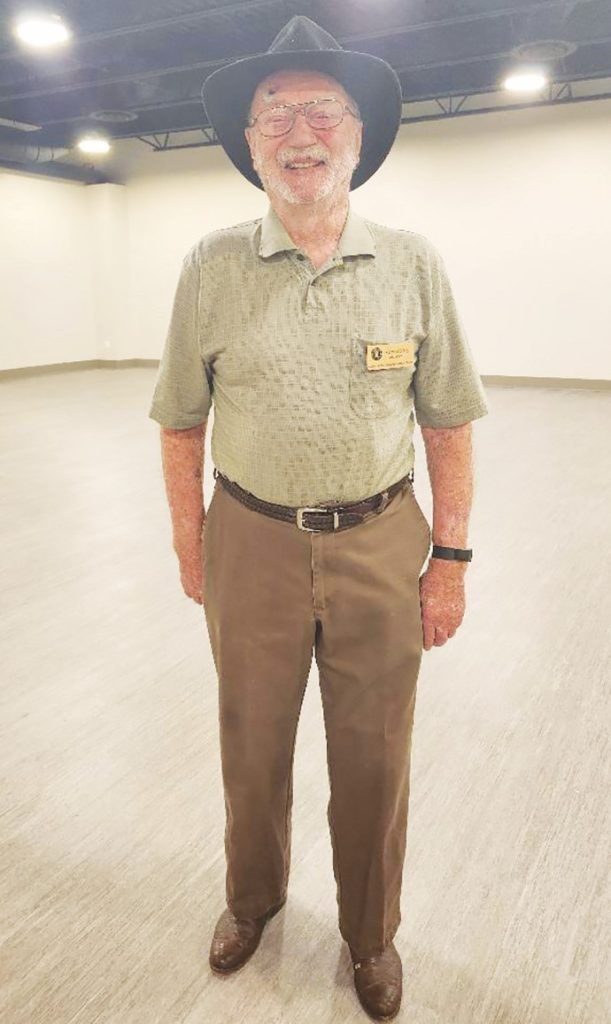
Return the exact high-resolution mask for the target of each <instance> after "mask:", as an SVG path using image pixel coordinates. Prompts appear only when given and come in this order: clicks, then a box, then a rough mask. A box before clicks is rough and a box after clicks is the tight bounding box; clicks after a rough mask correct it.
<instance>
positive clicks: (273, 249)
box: [149, 206, 489, 506]
mask: <svg viewBox="0 0 611 1024" xmlns="http://www.w3.org/2000/svg"><path fill="white" fill-rule="evenodd" d="M406 342H407V343H408V344H407V345H405V344H404V343H406ZM388 345H390V346H393V347H394V349H395V352H397V351H401V352H402V353H403V354H402V356H401V357H400V358H399V359H398V360H395V361H394V362H393V361H392V359H391V360H390V362H389V361H388V359H386V360H385V361H384V368H382V369H379V368H377V367H376V366H375V364H374V363H372V349H375V350H376V352H377V355H378V358H379V357H380V354H381V355H382V357H383V356H384V352H383V347H384V346H388ZM398 345H399V346H401V348H400V349H397V346H398ZM390 355H391V353H390V352H389V351H387V352H386V356H390ZM213 402H214V418H213V430H212V439H211V451H212V459H213V462H214V464H215V466H216V467H217V468H218V470H219V471H220V472H221V473H223V474H224V475H225V476H227V477H229V478H230V479H231V480H235V481H236V482H237V483H238V484H240V486H241V487H243V488H245V489H246V490H247V491H250V492H251V493H252V494H254V495H256V496H257V497H259V498H262V499H263V500H265V501H271V502H277V503H279V504H283V505H291V506H304V505H312V504H323V503H325V502H327V503H332V502H350V501H359V500H360V499H362V498H366V497H368V496H370V495H372V494H376V493H378V492H379V491H382V490H384V489H385V488H386V487H388V486H389V485H390V484H392V483H394V482H395V481H396V480H398V479H399V478H401V477H403V476H404V475H405V474H406V473H408V472H409V470H410V469H411V468H412V466H413V462H414V446H413V439H412V438H413V431H414V423H415V422H418V423H419V424H420V425H421V426H430V427H452V426H457V425H459V424H462V423H466V422H468V421H470V420H474V419H477V418H478V417H481V416H484V415H486V413H487V412H488V411H489V410H488V406H487V403H486V398H485V394H484V389H483V386H482V382H481V379H480V377H479V374H478V373H477V369H476V367H475V364H474V360H473V357H472V354H471V351H470V349H469V345H468V342H467V338H466V336H465V332H464V329H463V326H462V323H461V321H460V318H459V314H458V312H457V309H456V304H455V301H454V296H453V294H452V289H451V286H450V282H449V280H448V275H447V272H446V269H445V266H444V263H443V261H442V259H441V257H440V255H439V253H438V252H437V250H436V249H435V247H434V246H433V245H432V244H431V242H429V241H428V240H427V239H426V238H425V237H424V236H422V235H420V234H417V233H415V232H412V231H408V230H405V229H398V228H390V227H386V226H383V225H380V224H376V223H374V222H373V221H370V220H366V219H364V218H362V217H360V216H358V215H357V214H356V213H355V211H354V210H353V209H352V208H351V207H349V211H348V216H347V219H346V223H345V225H344V230H343V233H342V235H341V238H340V240H339V243H338V246H337V249H336V251H335V253H334V254H333V256H332V257H330V258H329V259H328V260H327V262H326V263H325V264H323V266H321V267H319V268H315V267H314V266H313V264H312V263H311V262H310V260H309V258H308V257H307V256H306V254H305V253H303V252H302V251H300V250H299V249H298V247H297V246H295V243H294V242H293V241H292V239H291V238H290V236H289V234H288V233H287V231H286V229H285V228H284V226H283V224H282V222H281V221H280V219H279V217H278V216H277V215H276V213H275V212H274V210H273V208H272V207H271V206H270V207H269V209H268V212H267V214H266V215H265V216H264V217H263V218H258V219H256V220H251V221H247V222H245V223H242V224H236V225H233V226H232V227H228V228H225V229H221V230H217V231H213V232H211V233H209V234H207V235H204V237H203V238H201V239H200V241H199V242H197V243H196V244H195V245H194V246H193V247H192V248H191V249H190V250H189V252H188V253H187V255H186V256H185V258H184V260H183V263H182V268H181V272H180V276H179V280H178V286H177V289H176V293H175V298H174V305H173V309H172V314H171V318H170V324H169V329H168V332H167V337H166V341H165V347H164V350H163V353H162V358H161V361H160V365H159V370H158V374H157V380H156V383H155V388H154V393H153V398H152V402H151V406H150V411H149V416H150V418H151V419H154V420H156V421H157V422H158V423H160V424H161V425H162V426H164V427H170V428H174V429H179V430H181V429H186V428H188V427H193V426H196V425H198V424H200V423H202V422H203V421H204V420H205V419H206V418H207V416H208V414H209V412H210V408H211V406H212V403H213Z"/></svg>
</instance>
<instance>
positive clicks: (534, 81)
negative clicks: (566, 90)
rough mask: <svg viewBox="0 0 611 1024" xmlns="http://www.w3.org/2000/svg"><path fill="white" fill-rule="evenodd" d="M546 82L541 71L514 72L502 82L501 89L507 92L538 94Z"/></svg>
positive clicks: (545, 76)
mask: <svg viewBox="0 0 611 1024" xmlns="http://www.w3.org/2000/svg"><path fill="white" fill-rule="evenodd" d="M548 81H549V79H548V77H547V75H545V74H544V73H543V71H534V70H533V71H526V70H524V71H515V72H514V73H513V74H512V75H508V77H507V78H506V79H505V80H504V82H503V88H504V89H507V90H508V91H509V92H539V91H540V90H541V89H543V88H545V86H546V85H547V84H548Z"/></svg>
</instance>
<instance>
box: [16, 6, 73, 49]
mask: <svg viewBox="0 0 611 1024" xmlns="http://www.w3.org/2000/svg"><path fill="white" fill-rule="evenodd" d="M13 31H14V34H15V35H16V36H17V38H18V39H20V40H21V42H22V43H27V45H28V46H35V47H40V48H43V47H45V46H55V45H57V44H59V43H65V42H67V41H68V39H70V37H71V36H72V32H71V31H70V29H69V28H68V27H67V26H66V25H64V23H63V21H62V20H61V18H60V17H59V15H58V14H27V15H24V16H23V17H22V18H21V19H20V20H19V21H18V22H16V23H15V27H14V30H13Z"/></svg>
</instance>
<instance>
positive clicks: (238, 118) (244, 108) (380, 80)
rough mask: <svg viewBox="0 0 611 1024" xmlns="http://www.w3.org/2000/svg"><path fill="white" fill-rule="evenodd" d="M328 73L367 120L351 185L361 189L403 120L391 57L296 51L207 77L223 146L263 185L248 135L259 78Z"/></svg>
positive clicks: (206, 97)
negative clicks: (285, 72) (388, 60)
mask: <svg viewBox="0 0 611 1024" xmlns="http://www.w3.org/2000/svg"><path fill="white" fill-rule="evenodd" d="M284 68H286V69H291V70H292V69H294V68H298V69H307V70H312V71H322V72H324V73H325V74H327V75H331V76H332V77H333V78H336V79H337V80H338V82H340V83H341V84H342V85H343V87H344V89H345V90H346V91H347V92H348V93H350V95H351V96H352V97H353V98H354V100H355V101H356V102H357V103H358V106H359V110H360V112H361V118H362V120H363V140H362V145H361V155H360V160H359V163H358V165H357V167H355V170H354V174H353V175H352V180H351V183H350V188H351V190H352V189H355V188H358V187H359V185H362V184H363V183H364V182H365V181H367V179H368V178H370V177H371V176H372V174H374V173H375V172H376V171H377V169H378V167H379V166H380V164H381V163H382V162H383V161H384V160H385V159H386V157H387V155H388V153H389V151H390V148H391V146H392V144H393V142H394V140H395V137H396V135H397V132H398V130H399V125H400V123H401V111H402V96H401V83H400V82H399V79H398V77H397V75H396V73H395V71H393V69H392V68H391V67H390V65H389V64H387V63H386V61H384V60H381V59H380V58H379V57H373V56H372V55H371V54H369V53H356V52H354V51H352V50H292V51H282V52H278V53H264V54H259V55H257V56H254V57H245V58H244V59H243V60H238V61H234V62H233V63H232V64H227V65H225V66H224V67H222V68H219V69H218V70H217V71H214V72H213V73H212V74H211V75H209V76H208V78H207V79H206V80H205V82H204V84H203V86H202V102H203V104H204V109H205V111H206V114H207V117H208V120H209V122H210V124H211V125H212V127H213V128H214V131H215V132H216V135H217V137H218V140H219V142H220V143H221V145H222V147H223V149H224V150H225V152H226V153H227V155H228V157H229V158H230V160H231V161H232V162H233V164H234V165H235V166H236V167H237V169H238V170H239V171H240V172H241V173H242V174H243V175H244V177H245V178H247V179H248V181H250V182H251V183H252V184H253V185H255V186H256V187H257V188H260V189H262V188H263V185H262V183H261V179H260V178H259V175H258V174H257V172H256V171H255V170H254V168H253V166H252V158H251V155H250V150H249V148H248V143H247V141H246V137H245V135H244V128H245V127H246V121H247V117H248V108H249V106H250V102H251V100H252V97H253V94H254V91H255V89H256V87H257V85H258V84H259V82H260V81H261V80H262V79H263V78H265V77H266V76H267V75H269V74H271V73H272V72H273V71H279V70H280V69H284Z"/></svg>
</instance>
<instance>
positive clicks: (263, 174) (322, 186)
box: [253, 147, 359, 204]
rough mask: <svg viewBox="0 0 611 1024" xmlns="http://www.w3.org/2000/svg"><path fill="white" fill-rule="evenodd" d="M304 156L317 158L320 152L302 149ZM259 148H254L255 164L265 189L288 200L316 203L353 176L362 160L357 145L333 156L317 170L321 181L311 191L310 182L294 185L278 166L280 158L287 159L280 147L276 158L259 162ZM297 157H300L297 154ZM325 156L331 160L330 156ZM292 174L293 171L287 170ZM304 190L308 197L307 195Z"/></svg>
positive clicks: (289, 201)
mask: <svg viewBox="0 0 611 1024" xmlns="http://www.w3.org/2000/svg"><path fill="white" fill-rule="evenodd" d="M300 155H301V156H302V157H306V156H308V155H310V156H312V155H314V156H316V157H318V156H319V155H320V154H319V153H314V151H313V150H310V151H306V152H305V153H304V152H303V151H301V154H300ZM258 156H259V153H258V149H257V148H255V155H254V157H253V167H254V169H255V171H256V172H257V174H258V175H259V178H260V179H261V183H262V185H263V187H264V189H265V191H266V192H267V191H271V192H274V193H275V194H276V195H278V196H280V198H281V199H284V201H285V202H287V203H293V204H297V203H317V202H318V201H319V200H321V199H325V198H326V197H327V196H329V195H331V193H332V192H333V191H334V190H335V188H336V187H337V186H338V184H339V183H340V182H342V181H344V180H345V179H348V180H349V179H350V178H351V177H352V174H353V172H354V168H355V167H356V166H357V164H358V162H359V157H358V152H357V149H356V147H353V148H352V149H346V150H344V152H343V154H342V155H341V157H336V158H332V159H331V162H330V163H326V164H325V167H324V169H323V170H322V171H318V172H317V175H318V184H317V186H316V188H315V189H314V191H311V185H308V184H307V183H306V182H302V183H300V184H298V183H295V185H294V186H292V185H291V183H290V181H287V179H286V176H283V174H282V171H281V169H280V167H279V166H278V162H277V160H282V159H284V158H283V156H282V151H281V150H279V151H278V152H277V153H276V156H275V157H272V158H270V159H269V160H268V161H259V159H258ZM294 158H295V159H298V157H297V156H295V157H294ZM325 159H329V158H328V155H326V156H325ZM288 173H289V174H290V171H289V172H288ZM304 190H305V193H306V194H305V196H304Z"/></svg>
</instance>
